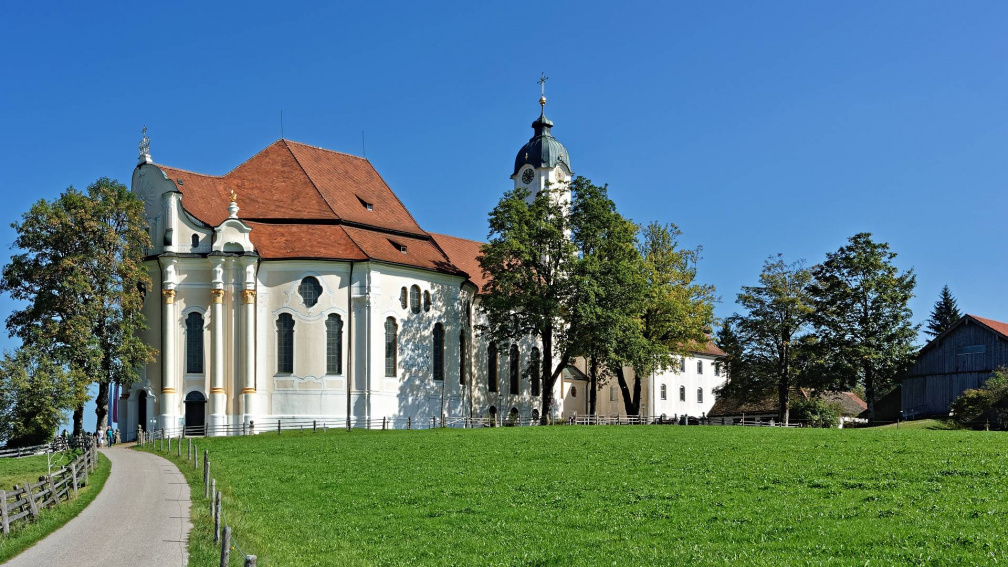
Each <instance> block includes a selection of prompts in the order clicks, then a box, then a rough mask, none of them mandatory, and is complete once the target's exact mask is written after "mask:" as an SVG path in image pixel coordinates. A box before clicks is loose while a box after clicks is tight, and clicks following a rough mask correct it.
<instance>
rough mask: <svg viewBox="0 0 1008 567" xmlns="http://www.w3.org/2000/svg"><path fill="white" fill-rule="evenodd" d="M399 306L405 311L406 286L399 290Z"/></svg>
mask: <svg viewBox="0 0 1008 567" xmlns="http://www.w3.org/2000/svg"><path fill="white" fill-rule="evenodd" d="M399 305H401V306H402V308H403V309H406V286H403V288H402V289H400V290H399Z"/></svg>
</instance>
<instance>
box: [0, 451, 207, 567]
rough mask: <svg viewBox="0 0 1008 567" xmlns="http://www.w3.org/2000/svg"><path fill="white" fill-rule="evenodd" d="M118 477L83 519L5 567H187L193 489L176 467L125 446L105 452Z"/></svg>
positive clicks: (65, 527)
mask: <svg viewBox="0 0 1008 567" xmlns="http://www.w3.org/2000/svg"><path fill="white" fill-rule="evenodd" d="M101 452H102V453H103V454H104V455H105V456H106V457H108V458H109V460H110V461H112V472H111V474H110V475H109V478H108V481H107V482H106V483H105V487H104V488H103V489H102V491H101V493H100V494H98V497H97V498H95V499H94V501H93V502H91V504H89V505H88V507H87V508H85V509H84V510H83V511H82V512H81V513H80V515H78V516H77V517H76V518H74V519H72V520H70V521H69V522H67V523H66V525H64V526H63V527H62V528H60V529H58V530H56V531H55V532H53V533H51V534H49V536H48V537H46V538H45V539H43V540H42V541H40V542H38V543H36V544H35V545H34V546H33V547H31V548H30V549H27V550H25V552H24V553H22V554H21V555H18V556H17V557H15V558H14V559H11V560H10V562H8V563H5V564H4V567H40V566H42V565H53V566H56V567H63V566H70V565H73V566H79V567H90V566H94V567H99V566H100V567H120V566H121V567H137V566H141V565H142V566H144V567H162V566H164V567H169V566H170V567H184V566H185V564H186V562H187V561H188V554H187V552H186V548H187V544H188V539H189V531H190V530H191V529H192V523H191V522H190V520H189V504H190V503H189V485H188V484H186V481H185V478H183V476H182V473H180V472H179V470H178V468H177V467H176V466H175V465H174V464H172V463H171V462H169V461H167V460H165V459H163V458H161V457H159V456H157V455H152V454H150V453H145V452H141V451H134V450H132V449H128V448H125V447H122V446H115V447H112V448H106V449H101Z"/></svg>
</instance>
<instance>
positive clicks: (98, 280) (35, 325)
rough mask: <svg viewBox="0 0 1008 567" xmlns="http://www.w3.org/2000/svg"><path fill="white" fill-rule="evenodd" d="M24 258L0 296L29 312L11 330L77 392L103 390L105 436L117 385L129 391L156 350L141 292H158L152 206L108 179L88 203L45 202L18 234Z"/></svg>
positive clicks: (74, 196)
mask: <svg viewBox="0 0 1008 567" xmlns="http://www.w3.org/2000/svg"><path fill="white" fill-rule="evenodd" d="M11 226H12V227H13V228H14V229H15V230H16V231H17V234H18V236H17V239H16V240H15V241H14V246H15V247H16V248H18V249H20V250H21V252H20V253H18V254H15V255H14V256H13V257H12V258H11V261H10V263H9V264H7V265H6V266H4V269H3V277H2V279H0V291H5V292H7V293H9V294H10V295H11V297H13V298H14V299H15V300H19V301H23V302H25V303H26V305H25V307H24V308H22V309H19V310H16V311H14V312H13V313H12V314H11V315H10V316H9V317H8V319H7V329H8V330H9V331H10V333H11V334H12V335H14V336H17V337H18V338H20V339H21V341H22V344H24V345H27V346H30V347H33V348H35V349H38V352H39V356H44V357H48V358H49V359H50V361H51V362H52V363H53V364H57V365H60V366H63V367H64V368H65V369H66V371H67V372H66V374H65V376H66V378H67V379H68V380H71V381H72V382H73V383H74V384H73V385H74V390H75V391H77V392H80V391H83V390H84V389H85V388H86V386H87V384H89V383H92V382H97V383H98V386H99V389H98V398H97V400H96V401H97V408H96V413H97V417H98V426H99V427H101V425H102V423H104V421H105V417H106V414H107V411H108V408H107V399H108V387H109V384H111V383H120V384H123V385H128V384H130V383H132V382H135V381H136V380H137V379H138V377H139V374H138V366H139V365H141V364H143V363H144V362H147V361H149V360H151V359H152V356H153V353H154V351H153V349H151V348H149V347H147V346H145V345H144V344H143V343H142V342H141V341H140V340H139V337H138V331H140V330H141V329H143V328H144V325H145V323H144V317H143V315H142V313H141V306H142V303H143V297H142V295H141V293H140V290H142V289H147V288H149V287H150V279H149V277H148V275H147V272H146V270H145V269H144V268H143V265H142V260H143V253H144V250H145V249H146V248H149V247H150V241H149V237H148V235H147V231H146V229H145V223H144V216H143V204H142V202H141V201H140V200H139V199H137V198H136V197H135V196H134V195H133V194H131V193H130V192H129V190H128V189H127V188H126V187H125V186H123V185H122V184H121V183H118V182H116V181H112V180H109V179H107V178H102V179H99V180H98V181H96V182H95V183H93V184H91V185H90V186H89V187H88V192H87V194H84V193H81V192H79V191H77V190H76V189H74V188H73V187H71V188H69V189H67V190H66V191H65V192H64V193H63V194H61V195H60V196H59V198H58V199H56V200H54V201H52V202H49V201H46V200H45V199H42V200H39V201H38V202H36V203H35V204H34V205H32V207H31V209H30V210H29V211H28V212H27V213H25V214H24V215H23V216H22V219H21V222H20V223H13V224H12V225H11ZM85 398H86V395H78V396H76V397H75V403H76V408H75V409H74V433H75V434H77V433H79V432H80V431H81V430H82V423H83V401H84V399H85Z"/></svg>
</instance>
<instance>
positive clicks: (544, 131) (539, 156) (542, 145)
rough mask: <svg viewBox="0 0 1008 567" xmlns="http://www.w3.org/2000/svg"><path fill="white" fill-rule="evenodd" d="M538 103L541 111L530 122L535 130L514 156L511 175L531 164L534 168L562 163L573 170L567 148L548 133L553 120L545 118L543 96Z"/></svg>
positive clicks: (551, 166)
mask: <svg viewBox="0 0 1008 567" xmlns="http://www.w3.org/2000/svg"><path fill="white" fill-rule="evenodd" d="M539 105H540V106H541V107H542V112H541V113H540V114H539V118H538V119H537V120H536V121H535V122H533V123H532V130H533V131H534V132H535V135H533V136H532V138H531V139H530V140H529V141H528V143H527V144H525V145H524V146H522V147H521V149H520V150H518V155H517V156H516V157H515V166H514V172H513V173H512V174H511V176H512V177H513V176H515V175H518V172H519V171H521V168H523V167H525V165H531V166H532V167H535V168H540V167H548V168H553V167H556V165H557V164H560V163H562V164H564V165H566V166H567V171H573V170H572V169H571V165H570V156H569V155H568V154H567V148H565V147H564V145H563V144H561V143H560V141H559V140H557V139H556V138H554V137H553V134H551V133H550V130H551V129H552V128H553V121H552V120H550V119H549V118H546V97H545V96H543V97H542V98H540V99H539Z"/></svg>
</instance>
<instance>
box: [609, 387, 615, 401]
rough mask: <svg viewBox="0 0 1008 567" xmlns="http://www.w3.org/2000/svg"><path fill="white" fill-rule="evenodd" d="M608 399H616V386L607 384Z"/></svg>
mask: <svg viewBox="0 0 1008 567" xmlns="http://www.w3.org/2000/svg"><path fill="white" fill-rule="evenodd" d="M609 401H610V402H615V401H616V386H609Z"/></svg>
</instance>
